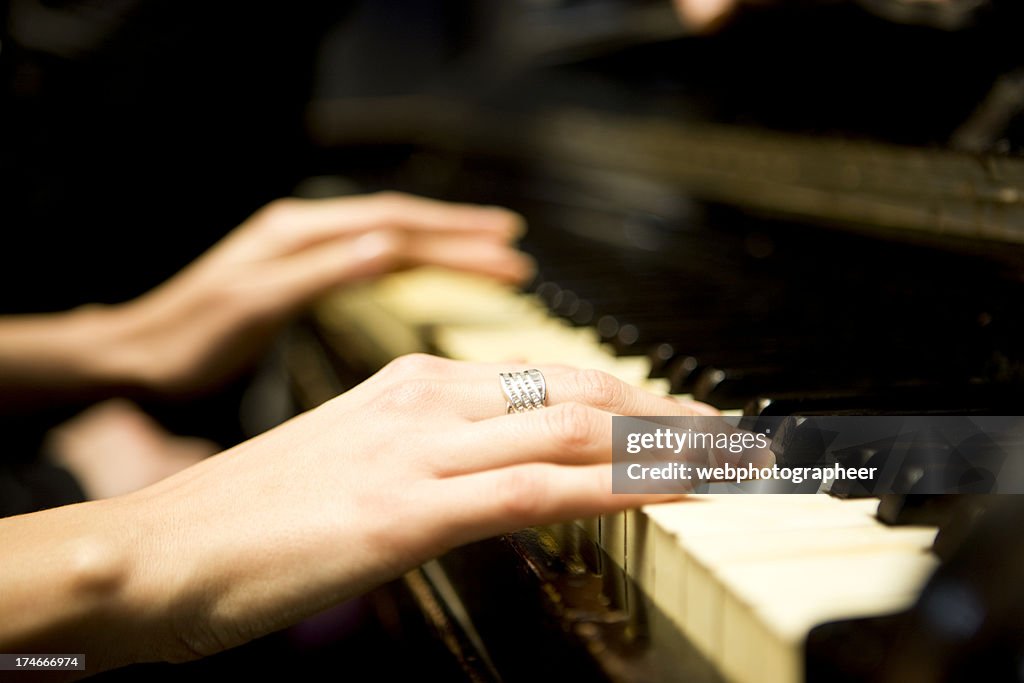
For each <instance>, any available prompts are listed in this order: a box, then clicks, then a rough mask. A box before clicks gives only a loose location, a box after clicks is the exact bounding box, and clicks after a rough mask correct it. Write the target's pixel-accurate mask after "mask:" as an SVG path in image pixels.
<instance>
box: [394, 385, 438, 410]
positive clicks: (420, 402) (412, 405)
mask: <svg viewBox="0 0 1024 683" xmlns="http://www.w3.org/2000/svg"><path fill="white" fill-rule="evenodd" d="M437 393H438V387H437V384H436V383H434V382H432V381H430V380H426V379H412V380H406V381H401V382H397V383H395V384H393V385H391V386H390V387H388V388H387V389H386V390H385V391H384V392H383V393H382V394H381V397H380V402H381V403H382V406H381V407H382V408H383V409H384V410H387V411H394V412H405V411H408V410H410V409H415V410H416V411H417V412H422V411H423V410H424V407H426V406H429V405H431V404H433V403H434V402H435V399H437V398H438V396H437Z"/></svg>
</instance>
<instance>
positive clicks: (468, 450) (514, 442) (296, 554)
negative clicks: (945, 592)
mask: <svg viewBox="0 0 1024 683" xmlns="http://www.w3.org/2000/svg"><path fill="white" fill-rule="evenodd" d="M514 369H516V368H514V367H509V366H505V365H502V366H490V365H481V364H468V363H460V362H456V361H448V360H442V359H438V358H433V357H429V356H408V357H404V358H401V359H399V360H397V361H395V362H394V363H392V364H391V365H389V366H388V367H386V368H385V369H384V370H382V371H381V372H380V373H378V374H377V375H375V376H374V377H372V378H371V379H369V380H367V381H366V382H364V383H363V384H361V385H360V386H358V387H356V388H355V389H353V390H351V391H349V392H348V393H346V394H343V395H341V396H339V397H337V398H336V399H334V400H332V401H330V402H328V403H326V404H324V405H323V406H321V407H319V408H317V409H315V410H312V411H310V412H308V413H305V414H303V415H300V416H299V417H296V418H295V419H293V420H291V421H289V422H287V423H285V424H283V425H281V426H280V427H277V428H276V429H273V430H271V431H269V432H266V433H265V434H263V435H261V436H258V437H256V438H254V439H251V440H250V441H247V442H244V443H242V444H240V445H239V446H237V447H235V448H232V449H231V450H229V451H226V452H224V453H221V454H220V455H217V456H214V457H212V458H209V459H207V460H204V461H203V462H201V463H199V464H198V465H195V466H193V467H190V468H188V469H187V470H184V471H182V472H180V473H178V474H176V475H174V476H172V477H170V478H168V479H165V480H163V481H161V482H158V483H157V484H154V485H153V486H150V487H148V488H146V489H143V490H141V491H138V492H136V493H134V494H130V495H127V496H122V497H119V498H113V499H109V500H105V501H98V502H95V503H86V504H83V505H80V506H72V507H68V508H61V509H58V510H53V511H48V512H44V513H38V514H36V515H28V516H25V517H22V518H13V520H2V521H0V545H2V546H3V547H5V548H18V549H19V555H18V557H17V558H16V559H15V560H14V561H13V562H10V563H8V564H7V566H6V567H4V566H2V565H0V583H2V585H4V586H5V591H4V593H5V594H6V595H7V596H8V597H7V598H6V599H5V598H4V597H3V596H2V595H0V614H4V615H5V618H4V619H3V620H0V649H4V648H6V650H5V651H12V652H13V651H22V650H24V651H29V650H25V649H24V648H27V647H34V648H36V649H39V648H43V650H46V651H55V652H56V651H69V652H71V651H74V652H80V651H85V652H86V653H87V656H88V657H89V661H90V662H93V663H95V664H97V665H98V664H99V663H100V662H103V663H104V665H105V666H108V667H109V666H112V665H117V664H123V663H127V662H130V661H146V660H154V659H168V660H172V661H179V660H184V659H191V658H195V657H198V656H203V655H208V654H212V653H214V652H216V651H219V650H221V649H224V648H228V647H231V646H234V645H238V644H240V643H243V642H245V641H248V640H250V639H252V638H255V637H257V636H259V635H262V634H265V633H268V632H270V631H273V630H276V629H279V628H281V627H283V626H285V625H288V624H290V623H293V622H295V621H298V620H299V619H301V618H303V617H305V616H307V615H310V614H312V613H314V612H316V611H319V610H321V609H323V608H325V607H328V606H330V605H332V604H335V603H337V602H339V601H341V600H345V599H346V598H349V597H351V596H353V595H355V594H357V593H360V592H362V591H365V590H367V589H369V588H371V587H374V586H376V585H379V584H381V583H383V582H385V581H388V580H390V579H393V578H395V577H398V576H400V575H401V574H402V573H404V572H405V571H407V570H409V569H410V568H412V567H415V566H417V565H418V564H420V563H422V562H423V561H425V560H427V559H429V558H431V557H434V556H436V555H439V554H441V553H443V552H445V551H446V550H448V549H450V548H452V547H454V546H457V545H460V544H463V543H466V542H469V541H473V540H476V539H480V538H484V537H487V536H491V535H494V534H497V533H501V532H505V531H511V530H514V529H518V528H521V527H524V526H528V525H534V524H541V523H547V522H553V521H556V520H563V519H571V518H577V517H585V516H591V515H596V514H600V513H603V512H609V511H612V510H619V509H622V508H625V507H628V506H635V505H639V504H643V503H648V502H652V501H655V500H665V499H666V497H665V496H657V495H650V494H644V495H613V494H612V482H611V474H612V472H611V466H610V460H611V450H612V419H611V418H612V415H614V414H623V415H688V414H708V413H710V412H712V411H711V409H710V408H708V407H707V406H702V405H701V404H694V403H680V402H677V401H675V400H671V399H667V398H664V397H657V396H654V395H651V394H648V393H645V392H643V391H641V390H639V389H636V388H633V387H631V386H628V385H626V384H623V383H621V382H619V381H618V380H616V379H614V378H612V377H611V376H609V375H605V374H602V373H599V372H596V371H589V370H572V369H568V368H560V367H543V366H542V367H541V370H542V371H543V372H544V374H545V376H546V379H547V394H548V407H546V408H543V409H541V410H536V411H533V412H528V413H522V414H511V415H506V414H505V398H504V396H503V395H502V392H501V390H500V384H499V380H498V372H499V371H503V370H514ZM5 524H6V525H9V526H7V527H5ZM11 525H13V526H11ZM40 566H45V567H46V568H48V569H47V571H50V572H52V573H53V576H50V575H49V574H46V573H44V574H40V572H39V571H38V567H40ZM12 567H14V569H15V571H14V573H13V574H12V569H11V568H12ZM18 567H21V568H22V573H21V574H20V575H19V574H18V573H17V568H18ZM19 598H20V600H21V602H19ZM5 603H6V604H5ZM22 603H23V604H22ZM69 605H74V606H75V609H74V612H73V614H72V615H71V616H70V617H67V618H65V619H64V620H63V621H62V620H61V619H59V618H58V617H59V616H60V615H66V612H67V610H68V609H69V608H68V606H69ZM90 605H94V606H95V608H94V609H90V607H89V606H90ZM22 608H23V609H22ZM9 615H13V617H12V618H8V616H9ZM55 615H56V616H55ZM54 622H56V623H58V624H59V625H60V628H59V629H58V630H57V631H56V632H55V631H54V630H53V628H52V627H51V626H49V624H53V623H54ZM25 634H33V635H34V637H28V638H26V637H25ZM19 635H20V636H21V638H20V639H19ZM61 647H63V648H65V650H61V649H60V648H61ZM12 648H13V649H12ZM19 648H21V649H20V650H19ZM47 648H49V650H47ZM54 648H57V649H54ZM67 648H73V649H70V650H68V649H67ZM76 648H77V649H76ZM43 650H40V651H43Z"/></svg>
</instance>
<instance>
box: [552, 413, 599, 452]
mask: <svg viewBox="0 0 1024 683" xmlns="http://www.w3.org/2000/svg"><path fill="white" fill-rule="evenodd" d="M542 414H543V415H544V419H545V420H546V421H547V427H548V431H549V434H550V438H551V439H552V440H553V441H554V443H555V444H557V445H558V446H559V447H560V448H564V449H568V450H578V449H580V448H584V447H586V446H588V445H590V443H591V442H592V440H593V438H594V424H593V414H592V413H591V412H590V410H589V409H588V408H587V407H586V406H585V405H583V404H581V403H562V404H559V405H557V406H554V407H553V408H550V409H548V410H545V411H544V412H543V413H542Z"/></svg>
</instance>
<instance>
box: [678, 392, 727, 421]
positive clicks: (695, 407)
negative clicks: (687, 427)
mask: <svg viewBox="0 0 1024 683" xmlns="http://www.w3.org/2000/svg"><path fill="white" fill-rule="evenodd" d="M670 398H672V399H673V400H674V401H675V402H676V403H678V404H679V405H680V406H681V407H682V408H683V409H684V410H689V411H691V413H692V414H693V415H703V416H707V417H715V416H717V415H721V413H720V412H719V410H718V409H717V408H715V407H714V406H711V405H708V404H707V403H701V402H700V401H694V400H692V399H684V398H677V397H674V396H672V397H670Z"/></svg>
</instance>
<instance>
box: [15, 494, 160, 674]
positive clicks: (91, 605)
mask: <svg viewBox="0 0 1024 683" xmlns="http://www.w3.org/2000/svg"><path fill="white" fill-rule="evenodd" d="M125 513H126V510H125V508H124V502H123V501H117V500H115V501H103V502H92V503H82V504H80V505H72V506H68V507H63V508H56V509H53V510H47V511H44V512H39V513H34V514H31V515H22V516H18V517H11V518H7V519H2V520H0V547H2V548H3V549H4V551H3V555H2V559H0V585H2V586H3V590H0V652H7V653H21V652H23V653H81V654H84V655H85V656H86V666H87V672H89V673H95V672H96V671H99V670H102V669H107V668H112V667H114V666H117V665H119V664H123V663H126V662H128V661H132V660H134V659H136V658H138V654H139V652H140V651H141V646H142V643H140V642H139V638H138V634H139V632H140V631H139V630H136V631H134V632H133V630H132V629H131V628H130V626H131V624H129V623H126V622H128V620H127V619H126V618H125V617H126V616H127V615H129V614H132V613H138V610H137V609H136V608H135V607H134V606H133V605H132V602H133V597H132V596H133V593H135V592H136V591H135V590H134V586H133V582H134V581H135V580H136V579H135V577H136V576H138V573H139V571H140V570H141V568H142V567H141V566H140V563H139V550H140V548H141V547H143V545H144V539H142V538H140V536H139V534H138V530H137V529H135V528H133V527H132V526H131V525H128V524H125ZM126 627H129V628H126ZM143 640H144V639H143Z"/></svg>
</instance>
